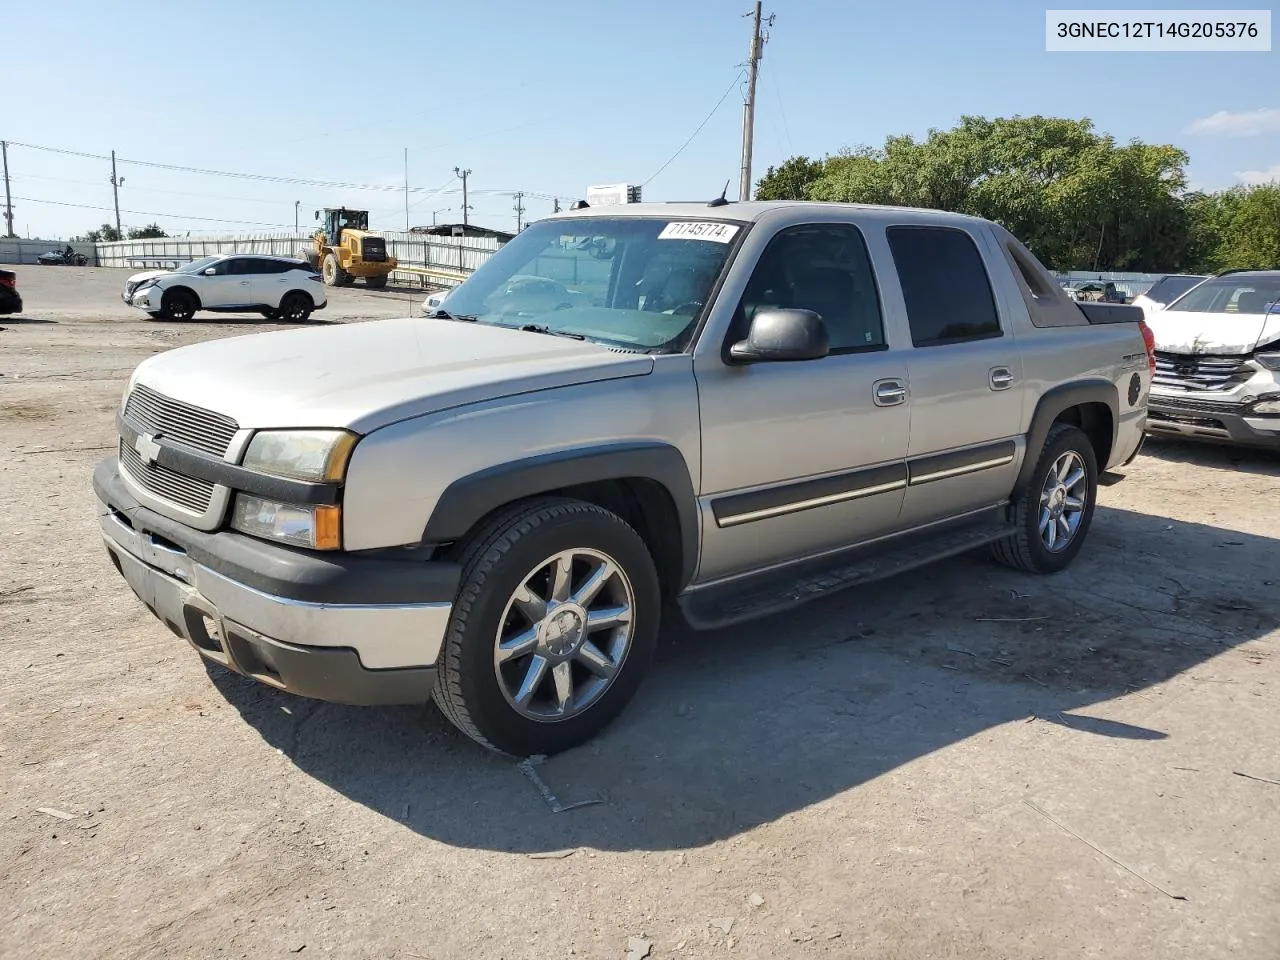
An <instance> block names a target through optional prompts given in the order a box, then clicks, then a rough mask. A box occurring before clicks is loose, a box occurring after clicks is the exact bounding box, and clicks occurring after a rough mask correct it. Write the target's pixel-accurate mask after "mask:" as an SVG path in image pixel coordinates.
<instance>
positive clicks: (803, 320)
mask: <svg viewBox="0 0 1280 960" xmlns="http://www.w3.org/2000/svg"><path fill="white" fill-rule="evenodd" d="M830 350H831V341H830V338H829V337H828V336H827V325H826V324H825V323H823V322H822V317H820V316H818V315H817V314H816V313H814V312H813V311H812V310H764V311H761V312H760V313H757V314H756V315H755V317H753V318H752V320H751V329H750V330H748V331H747V338H746V339H745V340H740V341H738V342H737V343H735V344H734V345H733V346H731V347H730V348H729V358H730V359H731V360H733V361H734V362H736V363H769V362H777V361H796V360H821V359H822V358H823V357H825V356H826V355H827V354H828V353H829V352H830Z"/></svg>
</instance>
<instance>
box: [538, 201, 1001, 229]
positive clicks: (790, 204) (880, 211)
mask: <svg viewBox="0 0 1280 960" xmlns="http://www.w3.org/2000/svg"><path fill="white" fill-rule="evenodd" d="M801 210H803V211H805V212H806V213H810V214H826V215H828V216H848V215H850V214H852V213H856V214H857V215H858V216H859V217H860V218H862V219H881V218H884V219H901V217H902V216H903V214H911V215H912V219H920V218H921V217H925V218H927V219H930V220H936V221H939V222H942V223H947V222H954V223H961V222H963V223H974V222H980V223H985V222H987V221H985V220H983V219H982V218H981V217H972V216H969V215H967V214H963V213H950V212H948V211H946V210H930V209H925V208H920V207H890V206H882V205H876V204H869V203H820V202H816V201H811V200H750V201H747V202H744V203H740V202H736V201H730V202H729V203H725V204H721V205H718V206H711V205H710V204H709V203H704V202H680V203H618V204H608V205H606V206H601V207H584V208H582V209H579V210H565V211H561V212H560V213H555V214H552V215H551V216H550V217H548V218H547V219H550V220H563V219H572V218H575V217H669V218H672V219H675V218H681V219H687V218H701V219H704V220H737V221H741V222H751V221H756V220H763V219H767V218H772V217H773V216H776V215H779V214H786V213H796V212H798V211H801Z"/></svg>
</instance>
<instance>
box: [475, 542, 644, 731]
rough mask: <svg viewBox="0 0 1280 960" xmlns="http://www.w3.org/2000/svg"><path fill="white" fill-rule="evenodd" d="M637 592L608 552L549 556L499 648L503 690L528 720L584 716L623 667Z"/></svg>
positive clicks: (515, 605)
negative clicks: (580, 714)
mask: <svg viewBox="0 0 1280 960" xmlns="http://www.w3.org/2000/svg"><path fill="white" fill-rule="evenodd" d="M634 610H635V590H634V589H633V588H632V585H631V581H630V580H629V579H628V578H627V575H626V573H625V572H624V571H623V569H622V567H621V566H620V565H619V564H618V563H617V561H615V560H614V559H612V558H611V557H609V556H607V555H606V554H604V553H601V552H599V551H597V550H589V549H585V548H579V549H574V550H565V551H562V552H561V553H557V554H556V555H555V556H552V557H548V558H547V559H546V560H544V561H542V563H540V564H538V565H537V566H536V567H534V568H533V570H531V571H530V572H529V573H528V575H527V576H525V578H524V579H523V580H522V581H521V583H520V586H519V587H517V588H516V590H515V592H514V593H513V594H512V596H511V597H510V598H509V599H508V600H507V605H506V609H505V610H504V612H503V615H502V620H501V621H500V623H499V626H498V635H497V637H496V640H495V644H494V651H493V666H494V670H495V672H496V673H497V678H498V687H499V689H501V690H502V695H503V696H504V697H506V699H507V702H508V703H509V704H510V705H511V706H512V707H513V708H514V709H515V710H516V711H517V712H518V713H519V714H521V715H522V716H524V717H528V718H529V719H532V720H540V721H548V720H550V721H554V720H563V719H565V718H567V717H571V716H574V715H575V714H578V713H581V712H582V711H584V710H586V709H587V708H588V707H590V706H591V705H592V704H593V703H595V702H596V701H597V700H599V699H600V697H601V696H603V695H604V692H605V691H606V690H608V689H609V686H610V685H611V684H612V683H613V681H614V678H615V677H617V676H618V674H619V673H620V672H621V670H622V665H623V662H624V661H625V660H626V658H627V654H628V653H629V652H630V650H631V641H632V638H633V636H634V634H635V617H634Z"/></svg>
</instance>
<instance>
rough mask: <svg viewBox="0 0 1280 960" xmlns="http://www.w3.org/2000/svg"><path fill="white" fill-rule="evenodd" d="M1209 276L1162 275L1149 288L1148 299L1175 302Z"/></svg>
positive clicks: (1157, 301) (1159, 301)
mask: <svg viewBox="0 0 1280 960" xmlns="http://www.w3.org/2000/svg"><path fill="white" fill-rule="evenodd" d="M1205 279H1208V278H1207V277H1192V276H1173V277H1161V278H1160V279H1159V280H1157V281H1156V282H1155V283H1153V284H1152V285H1151V287H1150V289H1148V290H1147V292H1146V296H1147V299H1148V300H1153V301H1155V302H1156V303H1173V301H1175V300H1177V299H1178V298H1179V297H1180V296H1182V295H1183V294H1184V293H1186V292H1187V291H1188V290H1190V289H1191V288H1192V287H1194V286H1195V285H1196V284H1197V283H1199V282H1200V281H1201V280H1205Z"/></svg>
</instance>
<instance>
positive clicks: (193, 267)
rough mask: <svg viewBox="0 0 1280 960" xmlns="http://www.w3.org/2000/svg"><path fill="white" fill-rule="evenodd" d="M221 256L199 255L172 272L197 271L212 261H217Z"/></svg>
mask: <svg viewBox="0 0 1280 960" xmlns="http://www.w3.org/2000/svg"><path fill="white" fill-rule="evenodd" d="M221 259H222V258H221V257H201V258H200V259H199V260H192V261H191V262H190V263H188V264H187V265H186V266H185V267H179V268H178V269H177V270H175V271H174V273H199V272H200V271H201V270H203V269H204V268H205V267H207V266H209V265H210V264H212V263H217V262H218V261H219V260H221Z"/></svg>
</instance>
